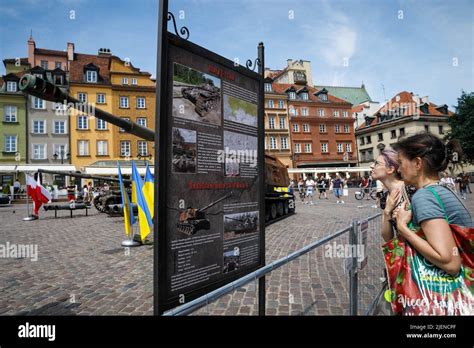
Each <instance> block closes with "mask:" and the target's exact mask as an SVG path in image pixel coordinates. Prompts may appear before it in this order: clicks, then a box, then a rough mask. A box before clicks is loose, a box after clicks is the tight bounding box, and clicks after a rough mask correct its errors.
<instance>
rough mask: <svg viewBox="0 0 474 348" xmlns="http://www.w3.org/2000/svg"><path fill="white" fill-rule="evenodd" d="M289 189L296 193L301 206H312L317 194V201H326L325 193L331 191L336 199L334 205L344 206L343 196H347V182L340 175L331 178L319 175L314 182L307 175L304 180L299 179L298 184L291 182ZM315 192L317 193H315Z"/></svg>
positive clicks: (310, 176) (311, 177) (326, 195)
mask: <svg viewBox="0 0 474 348" xmlns="http://www.w3.org/2000/svg"><path fill="white" fill-rule="evenodd" d="M289 189H290V191H291V192H293V193H295V194H296V193H298V195H299V197H300V200H301V202H302V203H303V204H309V205H314V197H315V195H316V193H317V194H318V199H324V200H328V199H329V198H328V194H327V191H332V192H333V193H334V196H335V197H336V203H338V204H344V200H343V199H342V197H343V196H347V194H348V193H347V191H346V192H345V193H344V190H347V180H345V179H344V178H343V177H342V176H341V175H339V174H336V175H334V176H333V177H326V176H324V175H320V176H319V178H316V180H315V179H314V178H313V176H312V175H308V176H307V178H306V180H305V179H303V177H300V179H299V180H298V183H295V181H294V180H291V182H290V186H289ZM316 190H317V192H316Z"/></svg>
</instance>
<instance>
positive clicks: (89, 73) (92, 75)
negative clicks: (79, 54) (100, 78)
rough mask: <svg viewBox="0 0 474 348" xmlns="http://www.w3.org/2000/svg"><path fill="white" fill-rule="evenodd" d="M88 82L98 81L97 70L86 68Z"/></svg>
mask: <svg viewBox="0 0 474 348" xmlns="http://www.w3.org/2000/svg"><path fill="white" fill-rule="evenodd" d="M86 82H92V83H97V71H93V70H86Z"/></svg>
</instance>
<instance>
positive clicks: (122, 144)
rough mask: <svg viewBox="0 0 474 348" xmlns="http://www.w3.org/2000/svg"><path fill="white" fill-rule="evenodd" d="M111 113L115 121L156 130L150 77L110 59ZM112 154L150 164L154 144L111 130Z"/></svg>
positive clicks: (117, 59)
mask: <svg viewBox="0 0 474 348" xmlns="http://www.w3.org/2000/svg"><path fill="white" fill-rule="evenodd" d="M110 78H111V84H112V101H113V104H112V112H113V114H114V115H116V116H118V117H122V118H125V119H128V120H130V121H133V122H136V123H138V124H139V125H141V126H144V127H147V128H150V129H154V128H155V81H153V80H152V79H151V74H150V73H148V72H142V71H140V69H138V68H135V67H134V66H133V65H132V64H131V63H130V62H129V61H123V60H121V59H120V58H119V57H116V56H112V57H111V65H110ZM113 134H114V135H113V139H114V140H113V141H114V143H113V153H114V154H115V155H116V156H117V157H120V158H121V159H125V158H130V159H145V158H147V159H148V160H151V159H152V157H153V156H154V144H153V142H150V141H145V140H144V139H140V138H139V137H137V136H134V135H131V134H128V133H125V132H123V131H122V130H121V129H119V128H118V127H114V129H113Z"/></svg>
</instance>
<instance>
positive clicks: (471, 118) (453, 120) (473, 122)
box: [447, 91, 474, 163]
mask: <svg viewBox="0 0 474 348" xmlns="http://www.w3.org/2000/svg"><path fill="white" fill-rule="evenodd" d="M448 123H449V125H450V127H451V131H450V132H449V133H448V135H447V138H448V139H450V140H457V141H459V144H460V145H461V147H462V150H463V160H464V161H465V162H467V163H474V137H473V134H474V92H470V93H466V92H464V91H462V94H461V96H460V97H459V98H458V105H457V106H456V112H455V113H454V115H452V116H451V117H450V118H449V120H448Z"/></svg>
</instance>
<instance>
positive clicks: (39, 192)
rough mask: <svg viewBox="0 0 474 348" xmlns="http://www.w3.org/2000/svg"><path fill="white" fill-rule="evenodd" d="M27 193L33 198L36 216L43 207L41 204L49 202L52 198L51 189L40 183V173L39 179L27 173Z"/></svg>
mask: <svg viewBox="0 0 474 348" xmlns="http://www.w3.org/2000/svg"><path fill="white" fill-rule="evenodd" d="M26 193H27V194H28V196H30V197H31V199H32V200H33V205H34V209H33V214H34V215H36V216H38V210H39V208H41V205H42V204H43V203H48V202H49V201H50V200H51V199H52V197H51V194H50V193H49V191H48V190H46V189H45V188H44V187H43V186H42V185H41V184H40V181H39V175H38V180H37V181H35V179H34V178H32V177H31V176H29V175H26Z"/></svg>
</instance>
